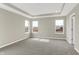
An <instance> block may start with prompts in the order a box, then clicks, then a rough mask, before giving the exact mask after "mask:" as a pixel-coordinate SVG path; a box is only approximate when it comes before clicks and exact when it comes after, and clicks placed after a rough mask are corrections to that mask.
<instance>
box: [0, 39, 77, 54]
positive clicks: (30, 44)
mask: <svg viewBox="0 0 79 59" xmlns="http://www.w3.org/2000/svg"><path fill="white" fill-rule="evenodd" d="M0 54H1V55H77V54H78V53H77V52H76V51H75V50H74V48H73V47H72V46H71V45H69V44H68V43H67V42H66V41H65V40H55V39H54V40H53V39H52V40H50V39H39V38H30V39H28V40H27V39H25V40H23V41H21V42H18V43H15V44H12V45H10V46H7V47H4V48H2V49H0Z"/></svg>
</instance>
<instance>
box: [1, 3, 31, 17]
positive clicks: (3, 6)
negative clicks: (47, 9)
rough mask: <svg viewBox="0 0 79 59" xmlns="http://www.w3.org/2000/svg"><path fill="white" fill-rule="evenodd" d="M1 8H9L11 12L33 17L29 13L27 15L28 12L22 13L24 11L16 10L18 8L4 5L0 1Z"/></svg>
mask: <svg viewBox="0 0 79 59" xmlns="http://www.w3.org/2000/svg"><path fill="white" fill-rule="evenodd" d="M0 8H2V9H5V10H7V11H11V12H14V13H17V14H19V15H22V16H24V17H28V18H32V17H31V16H29V15H27V14H24V13H22V12H20V11H18V10H16V9H14V8H11V7H9V6H7V5H4V4H2V3H0Z"/></svg>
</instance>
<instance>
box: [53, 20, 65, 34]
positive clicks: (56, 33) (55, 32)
mask: <svg viewBox="0 0 79 59" xmlns="http://www.w3.org/2000/svg"><path fill="white" fill-rule="evenodd" d="M56 20H63V19H55V21H54V24H55V22H56ZM64 23H65V22H64ZM64 25H65V24H64ZM64 25H63V32H62V33H58V32H56V24H55V34H64Z"/></svg>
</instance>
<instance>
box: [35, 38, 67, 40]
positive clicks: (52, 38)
mask: <svg viewBox="0 0 79 59" xmlns="http://www.w3.org/2000/svg"><path fill="white" fill-rule="evenodd" d="M34 38H43V39H60V40H63V39H64V40H66V38H55V37H34Z"/></svg>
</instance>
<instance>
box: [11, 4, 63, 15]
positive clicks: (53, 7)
mask: <svg viewBox="0 0 79 59" xmlns="http://www.w3.org/2000/svg"><path fill="white" fill-rule="evenodd" d="M12 5H14V6H16V7H18V8H19V9H21V10H23V11H25V12H28V13H29V14H31V15H41V14H48V13H57V12H60V11H61V9H62V6H63V3H12Z"/></svg>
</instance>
